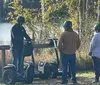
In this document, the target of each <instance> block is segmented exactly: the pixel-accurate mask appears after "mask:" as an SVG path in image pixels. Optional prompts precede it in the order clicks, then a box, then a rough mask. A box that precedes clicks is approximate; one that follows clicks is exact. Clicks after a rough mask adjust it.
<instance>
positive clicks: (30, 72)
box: [23, 66, 34, 84]
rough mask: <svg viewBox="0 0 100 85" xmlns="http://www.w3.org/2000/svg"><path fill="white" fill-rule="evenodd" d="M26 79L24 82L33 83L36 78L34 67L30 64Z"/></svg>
mask: <svg viewBox="0 0 100 85" xmlns="http://www.w3.org/2000/svg"><path fill="white" fill-rule="evenodd" d="M26 72H27V73H26V80H25V81H24V82H23V83H24V84H31V83H32V82H33V78H34V67H33V66H30V67H29V68H27V71H26Z"/></svg>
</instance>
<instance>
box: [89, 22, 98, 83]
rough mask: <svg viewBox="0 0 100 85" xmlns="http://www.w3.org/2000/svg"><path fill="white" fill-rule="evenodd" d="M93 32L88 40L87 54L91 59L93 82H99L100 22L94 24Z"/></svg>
mask: <svg viewBox="0 0 100 85" xmlns="http://www.w3.org/2000/svg"><path fill="white" fill-rule="evenodd" d="M95 32H96V33H95V34H94V36H93V37H92V40H91V42H90V49H89V55H90V56H91V57H92V60H93V67H94V71H95V79H94V81H93V83H95V82H99V76H100V24H97V25H96V26H95Z"/></svg>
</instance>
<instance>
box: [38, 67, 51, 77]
mask: <svg viewBox="0 0 100 85" xmlns="http://www.w3.org/2000/svg"><path fill="white" fill-rule="evenodd" d="M49 77H50V67H49V66H46V67H45V69H44V74H39V78H40V79H48V78H49Z"/></svg>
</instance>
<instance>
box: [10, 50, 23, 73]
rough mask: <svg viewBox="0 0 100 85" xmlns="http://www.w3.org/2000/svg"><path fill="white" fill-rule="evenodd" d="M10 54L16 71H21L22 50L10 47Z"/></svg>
mask: <svg viewBox="0 0 100 85" xmlns="http://www.w3.org/2000/svg"><path fill="white" fill-rule="evenodd" d="M11 54H12V57H13V61H12V63H13V64H14V65H15V66H16V69H17V72H18V73H22V68H23V63H22V58H23V57H22V56H23V51H22V49H20V50H19V49H15V48H11Z"/></svg>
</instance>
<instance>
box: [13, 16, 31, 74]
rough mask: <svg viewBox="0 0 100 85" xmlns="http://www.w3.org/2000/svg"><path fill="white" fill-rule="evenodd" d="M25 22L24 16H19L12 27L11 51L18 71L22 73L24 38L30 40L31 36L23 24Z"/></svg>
mask: <svg viewBox="0 0 100 85" xmlns="http://www.w3.org/2000/svg"><path fill="white" fill-rule="evenodd" d="M24 22H25V18H24V17H23V16H19V17H18V18H17V23H16V24H15V25H14V26H13V27H12V29H11V53H12V56H13V62H12V63H13V64H14V65H15V66H16V69H17V71H18V73H20V74H22V56H23V46H24V43H23V42H24V38H26V40H28V41H30V40H31V39H30V37H29V36H28V35H27V33H26V31H25V29H24V27H23V26H22V25H23V24H24Z"/></svg>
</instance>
